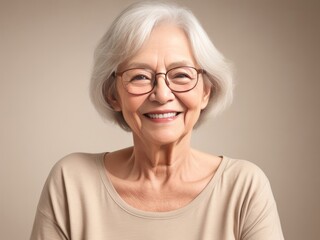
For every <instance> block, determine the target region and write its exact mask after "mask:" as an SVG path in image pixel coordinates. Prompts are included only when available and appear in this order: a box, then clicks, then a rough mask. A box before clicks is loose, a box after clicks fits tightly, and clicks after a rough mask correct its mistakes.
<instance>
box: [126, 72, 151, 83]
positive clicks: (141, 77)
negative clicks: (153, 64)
mask: <svg viewBox="0 0 320 240" xmlns="http://www.w3.org/2000/svg"><path fill="white" fill-rule="evenodd" d="M142 80H147V81H150V80H151V78H150V76H147V75H144V74H137V75H133V76H131V78H130V82H132V81H142Z"/></svg>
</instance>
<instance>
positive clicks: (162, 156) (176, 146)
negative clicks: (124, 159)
mask: <svg viewBox="0 0 320 240" xmlns="http://www.w3.org/2000/svg"><path fill="white" fill-rule="evenodd" d="M189 140H190V137H188V136H185V138H183V139H181V140H179V141H177V142H174V143H170V144H167V145H155V144H150V143H143V142H141V141H139V140H138V139H134V141H135V144H134V148H133V152H132V156H131V158H130V162H131V163H133V164H132V170H131V173H132V174H134V175H135V176H137V178H138V179H139V178H145V179H147V180H150V181H153V180H154V181H160V182H162V183H165V182H167V181H169V180H170V179H172V178H175V177H181V174H182V173H183V172H184V169H185V168H186V167H187V166H188V165H189V162H190V160H191V157H192V153H191V147H190V141H189Z"/></svg>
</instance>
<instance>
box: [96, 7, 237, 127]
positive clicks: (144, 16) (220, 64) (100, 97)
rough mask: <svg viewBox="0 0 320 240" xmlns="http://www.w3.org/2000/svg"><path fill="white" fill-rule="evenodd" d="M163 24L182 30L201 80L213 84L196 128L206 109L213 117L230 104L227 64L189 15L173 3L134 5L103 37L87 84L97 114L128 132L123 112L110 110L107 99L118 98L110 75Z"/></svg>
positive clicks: (230, 76) (230, 84) (231, 83)
mask: <svg viewBox="0 0 320 240" xmlns="http://www.w3.org/2000/svg"><path fill="white" fill-rule="evenodd" d="M162 22H169V23H171V24H175V25H176V26H178V27H180V28H181V29H183V30H184V31H185V33H186V35H187V37H188V39H189V41H190V44H191V47H192V50H193V54H194V57H195V60H196V61H197V64H198V65H199V66H200V67H201V68H202V69H205V71H206V74H204V75H203V76H204V78H205V79H207V80H209V81H210V82H211V83H212V84H211V95H210V100H209V104H208V106H207V107H206V109H204V110H202V112H201V114H200V117H199V120H198V122H197V125H199V122H201V121H202V120H203V118H204V116H205V115H206V114H207V113H208V109H210V110H211V111H212V113H213V114H214V115H216V114H217V113H219V112H221V111H222V110H224V109H225V108H226V107H227V106H228V105H229V104H230V103H231V102H232V98H233V79H232V71H231V68H230V65H229V64H228V63H227V61H226V60H225V58H224V56H223V55H222V54H221V53H220V52H219V51H218V50H217V49H216V48H215V46H214V45H213V43H212V42H211V40H210V39H209V37H208V35H207V34H206V32H205V31H204V29H203V28H202V26H201V25H200V23H199V21H198V20H197V19H196V17H195V16H194V15H193V14H192V12H191V11H190V10H188V9H186V8H183V7H180V6H177V5H176V4H172V3H159V2H139V3H135V4H132V5H130V6H129V7H128V8H126V9H125V10H124V11H122V12H121V13H120V15H119V16H118V17H117V18H116V19H115V20H114V21H113V23H112V24H111V26H110V28H109V29H108V31H107V32H106V33H105V35H104V36H103V37H102V39H101V41H100V43H99V45H98V46H97V48H96V50H95V54H94V66H93V72H92V77H91V83H90V97H91V100H92V102H93V104H94V106H95V108H96V109H97V111H98V112H99V113H100V115H102V117H104V118H106V119H109V120H112V121H115V122H116V123H118V124H119V125H120V126H121V127H122V128H123V129H125V130H127V131H130V128H129V126H128V125H127V123H126V121H125V120H124V118H123V115H122V113H121V112H117V111H115V110H113V108H112V106H111V105H110V104H109V100H108V99H110V97H111V98H112V97H113V98H114V97H115V96H116V95H117V91H116V84H115V77H114V75H113V73H114V72H116V70H117V67H118V66H119V65H120V64H121V63H123V62H124V61H125V60H127V59H128V58H130V57H132V56H133V55H134V54H135V53H136V52H137V51H138V50H139V49H140V48H141V46H142V44H143V43H144V42H145V41H146V40H147V39H148V37H149V36H150V34H151V31H152V30H153V29H154V28H155V27H156V26H157V25H158V24H160V23H162Z"/></svg>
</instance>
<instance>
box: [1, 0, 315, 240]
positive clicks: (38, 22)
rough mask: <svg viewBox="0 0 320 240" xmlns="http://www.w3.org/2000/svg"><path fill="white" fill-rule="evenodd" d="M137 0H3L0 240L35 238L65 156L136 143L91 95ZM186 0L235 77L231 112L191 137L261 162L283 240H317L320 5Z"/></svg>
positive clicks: (255, 0)
mask: <svg viewBox="0 0 320 240" xmlns="http://www.w3.org/2000/svg"><path fill="white" fill-rule="evenodd" d="M130 2H132V1H129V0H128V1H120V0H114V1H113V0H112V1H104V0H90V1H89V0H87V1H85V0H78V1H76V0H38V1H37V0H28V1H24V0H20V1H19V0H0V4H1V5H0V31H1V32H0V66H1V70H0V110H1V119H0V133H1V135H0V149H1V151H0V154H1V158H0V161H1V163H0V164H1V166H0V187H1V189H0V190H1V198H0V201H1V202H0V210H1V212H0V213H1V215H0V216H1V219H0V234H1V239H14V240H18V239H28V236H29V234H30V230H31V226H32V222H33V217H34V213H35V208H36V205H37V201H38V198H39V194H40V191H41V188H42V186H43V183H44V181H45V179H46V176H47V174H48V172H49V171H50V168H51V167H52V165H53V164H54V163H55V162H56V161H57V160H58V159H60V158H61V157H62V156H64V155H66V154H68V153H70V152H74V151H84V152H102V151H112V150H115V149H118V148H122V147H126V146H128V145H130V144H131V139H130V135H129V134H127V133H124V132H123V131H121V130H120V128H118V127H116V126H114V125H112V124H105V123H103V122H102V121H101V119H100V117H99V116H98V115H97V113H96V112H95V110H94V109H93V107H92V105H91V103H90V101H89V98H88V81H89V76H90V70H91V66H92V53H93V49H94V47H95V45H96V43H97V41H98V39H99V38H100V37H101V36H102V34H103V33H104V31H105V30H106V28H107V26H108V24H109V23H110V21H111V20H112V19H113V18H114V17H115V16H116V15H117V14H118V13H119V11H120V10H121V9H123V7H124V6H126V5H128V4H129V3H130ZM178 2H181V3H183V4H185V5H186V6H188V7H190V8H191V9H192V10H193V11H194V13H195V14H196V15H197V16H198V18H199V19H200V20H201V22H202V23H203V25H204V27H205V29H207V31H208V33H209V35H210V36H211V37H212V39H213V41H214V43H215V44H216V46H217V47H218V48H219V49H220V50H221V51H222V52H223V53H224V54H225V55H226V56H227V57H228V58H229V59H230V60H231V61H232V62H233V63H234V65H235V68H236V79H237V87H236V94H235V101H234V104H233V105H232V107H231V108H229V110H228V111H226V112H225V113H224V114H223V115H222V116H220V117H218V118H216V119H209V121H208V122H206V124H205V125H203V126H202V127H201V128H200V129H198V130H197V131H196V132H195V135H194V139H193V140H194V141H193V145H194V147H196V148H199V149H202V150H204V151H207V152H210V153H215V154H224V155H228V156H231V157H237V158H244V159H248V160H250V161H252V162H255V163H256V164H258V165H259V166H260V167H261V168H262V169H263V170H264V171H265V172H266V174H267V175H268V176H269V178H270V181H271V183H272V186H273V190H274V194H275V197H276V199H277V202H278V207H279V212H280V215H281V220H282V224H283V230H284V233H285V236H286V239H291V240H301V239H306V240H312V239H314V240H316V239H320V227H319V223H320V207H319V203H320V193H319V186H320V184H319V183H320V178H319V173H318V172H319V170H320V164H319V160H320V159H319V155H320V150H319V148H320V146H319V142H320V141H319V140H320V132H319V122H320V111H319V109H320V107H319V103H320V101H319V91H320V70H319V69H320V66H319V63H320V51H319V44H320V34H319V29H320V14H319V12H320V7H319V4H318V1H310V0H309V1H308V0H307V1H302V0H301V1H299V0H296V1H293V0H291V1H290V0H285V1H284V0H272V1H270V0H252V1H240V0H234V1H231V0H228V1H222V0H221V1H218V0H217V1H209V0H200V1H199V0H198V1H178Z"/></svg>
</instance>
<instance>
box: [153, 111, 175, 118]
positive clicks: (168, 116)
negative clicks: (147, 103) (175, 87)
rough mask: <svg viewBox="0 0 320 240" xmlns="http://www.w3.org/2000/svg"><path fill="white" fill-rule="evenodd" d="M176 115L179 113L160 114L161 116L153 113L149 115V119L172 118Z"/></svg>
mask: <svg viewBox="0 0 320 240" xmlns="http://www.w3.org/2000/svg"><path fill="white" fill-rule="evenodd" d="M176 115H177V113H175V112H172V113H159V114H155V113H152V114H148V117H149V118H170V117H174V116H176Z"/></svg>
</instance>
